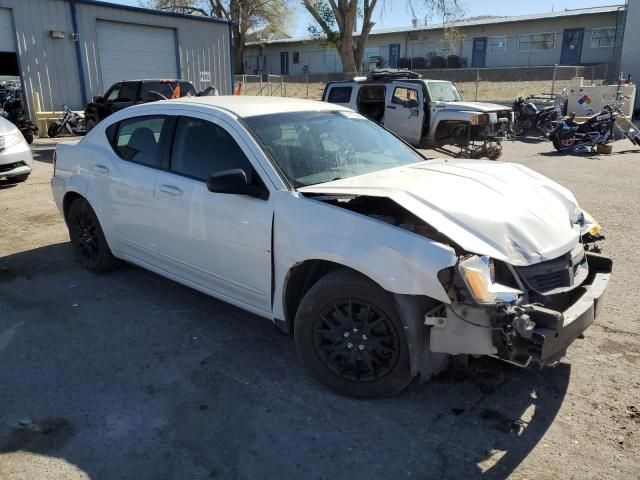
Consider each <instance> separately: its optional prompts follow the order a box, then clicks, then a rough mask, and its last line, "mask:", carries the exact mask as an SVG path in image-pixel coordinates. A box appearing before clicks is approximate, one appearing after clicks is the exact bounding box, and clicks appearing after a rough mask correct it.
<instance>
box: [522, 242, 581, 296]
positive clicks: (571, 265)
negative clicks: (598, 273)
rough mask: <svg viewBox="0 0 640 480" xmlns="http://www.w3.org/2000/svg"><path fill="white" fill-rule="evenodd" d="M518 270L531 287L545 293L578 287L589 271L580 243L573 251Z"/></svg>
mask: <svg viewBox="0 0 640 480" xmlns="http://www.w3.org/2000/svg"><path fill="white" fill-rule="evenodd" d="M517 271H518V274H519V275H520V278H521V279H522V280H523V282H524V283H525V284H526V285H527V286H528V287H529V288H531V289H532V290H534V291H536V292H538V293H542V294H545V295H548V294H550V293H555V292H556V291H559V290H566V289H571V288H573V287H577V286H579V285H580V284H581V283H582V282H583V281H584V279H585V278H586V277H587V273H588V267H587V259H586V257H585V255H584V247H583V246H582V244H578V245H577V247H576V248H574V249H573V250H572V251H571V252H568V253H566V254H564V255H562V256H560V257H558V258H554V259H553V260H548V261H546V262H542V263H538V264H536V265H531V266H529V267H518V269H517Z"/></svg>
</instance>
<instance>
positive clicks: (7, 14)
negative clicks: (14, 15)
mask: <svg viewBox="0 0 640 480" xmlns="http://www.w3.org/2000/svg"><path fill="white" fill-rule="evenodd" d="M15 51H16V36H15V34H14V33H13V22H12V21H11V10H9V9H7V8H0V52H15Z"/></svg>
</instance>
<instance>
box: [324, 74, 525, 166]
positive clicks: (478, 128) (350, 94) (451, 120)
mask: <svg viewBox="0 0 640 480" xmlns="http://www.w3.org/2000/svg"><path fill="white" fill-rule="evenodd" d="M322 100H323V101H325V102H329V103H335V104H338V105H343V106H346V107H349V108H351V109H353V110H355V111H357V112H359V113H361V114H362V115H365V116H366V117H368V118H370V119H371V120H374V121H376V122H378V123H380V124H382V125H384V126H385V127H386V128H387V129H389V130H391V131H392V132H394V133H395V134H396V135H398V136H399V137H401V138H402V139H404V140H405V141H407V142H408V143H410V144H411V145H413V146H415V147H422V148H437V149H440V150H443V151H444V152H446V153H450V154H453V155H455V156H458V157H465V158H481V157H488V158H493V159H497V158H498V157H499V156H500V153H501V146H500V142H501V140H503V139H504V138H506V137H507V136H508V132H509V128H510V124H511V123H512V121H513V114H512V112H511V109H510V108H509V107H506V106H503V105H497V104H490V103H483V102H464V101H463V98H462V95H461V94H460V92H459V91H458V89H457V88H456V86H455V85H454V84H453V83H452V82H450V81H447V80H428V79H423V78H422V77H421V75H419V74H417V73H414V72H409V71H406V70H400V71H391V70H383V71H374V72H373V73H371V74H370V75H369V76H367V77H356V78H354V79H353V80H350V81H339V82H330V83H329V84H327V86H326V87H325V90H324V93H323V96H322ZM451 145H453V146H456V147H458V148H459V149H460V150H459V152H457V153H456V152H452V151H450V150H448V149H447V148H446V147H447V146H451Z"/></svg>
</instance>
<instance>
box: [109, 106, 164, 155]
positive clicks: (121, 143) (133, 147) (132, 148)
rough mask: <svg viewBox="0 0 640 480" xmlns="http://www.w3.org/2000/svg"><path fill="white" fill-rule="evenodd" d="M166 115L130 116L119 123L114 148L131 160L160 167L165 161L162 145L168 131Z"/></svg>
mask: <svg viewBox="0 0 640 480" xmlns="http://www.w3.org/2000/svg"><path fill="white" fill-rule="evenodd" d="M167 123H168V122H167V119H166V117H164V116H145V117H136V118H128V119H126V120H123V121H122V122H120V123H119V124H118V132H117V134H116V136H115V142H114V143H115V144H114V149H115V150H116V153H117V154H118V156H119V157H120V158H122V159H124V160H128V161H130V162H135V163H140V164H142V165H146V166H149V167H154V168H160V167H162V163H163V149H162V148H161V145H162V143H163V140H164V137H165V135H166V131H167V128H166V127H167V126H168V125H167Z"/></svg>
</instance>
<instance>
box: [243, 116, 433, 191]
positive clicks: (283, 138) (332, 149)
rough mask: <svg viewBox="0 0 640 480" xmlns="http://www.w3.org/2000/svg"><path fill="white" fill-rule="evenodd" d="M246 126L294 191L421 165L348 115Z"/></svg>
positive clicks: (258, 120)
mask: <svg viewBox="0 0 640 480" xmlns="http://www.w3.org/2000/svg"><path fill="white" fill-rule="evenodd" d="M245 122H246V124H247V125H248V126H249V128H250V129H251V130H252V131H253V132H254V134H255V135H256V136H257V137H258V139H259V140H260V142H261V143H262V145H263V147H264V148H265V149H266V150H267V151H268V152H269V154H270V156H271V157H272V158H273V160H274V161H275V162H276V163H277V164H278V167H280V170H282V172H284V174H285V175H286V176H287V177H288V178H289V180H290V181H291V183H293V185H294V186H295V187H303V186H307V185H314V184H317V183H324V182H330V181H332V180H338V179H342V178H348V177H355V176H357V175H363V174H365V173H371V172H377V171H380V170H385V169H388V168H393V167H399V166H402V165H409V164H412V163H416V162H420V161H423V160H424V157H422V156H421V155H420V154H418V153H417V152H416V151H415V150H413V149H412V148H410V147H409V146H407V145H406V144H405V143H403V142H402V141H400V140H398V139H397V138H396V137H395V136H393V135H392V134H391V133H389V132H388V131H387V130H385V129H384V128H382V127H381V126H379V125H378V124H376V123H374V122H372V121H371V120H368V119H366V118H364V117H363V116H362V115H359V114H357V113H355V112H352V111H331V112H329V111H325V112H292V113H278V114H273V115H261V116H257V117H250V118H247V119H245Z"/></svg>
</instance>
